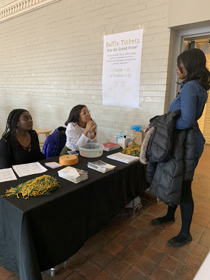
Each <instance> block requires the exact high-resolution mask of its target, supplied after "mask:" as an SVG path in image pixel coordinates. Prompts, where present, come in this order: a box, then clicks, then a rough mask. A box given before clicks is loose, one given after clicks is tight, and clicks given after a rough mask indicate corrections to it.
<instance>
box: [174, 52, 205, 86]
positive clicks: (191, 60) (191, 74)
mask: <svg viewBox="0 0 210 280" xmlns="http://www.w3.org/2000/svg"><path fill="white" fill-rule="evenodd" d="M180 63H183V65H184V67H185V69H186V70H187V75H186V77H185V79H184V82H189V81H192V80H198V82H199V83H200V84H201V85H202V86H203V87H204V88H205V90H209V89H210V72H209V70H208V69H207V68H206V57H205V54H204V53H203V52H202V51H201V50H199V49H190V50H187V51H184V52H183V53H181V54H180V55H179V56H178V57H177V65H178V68H179V70H180V71H181V73H182V68H181V67H180Z"/></svg>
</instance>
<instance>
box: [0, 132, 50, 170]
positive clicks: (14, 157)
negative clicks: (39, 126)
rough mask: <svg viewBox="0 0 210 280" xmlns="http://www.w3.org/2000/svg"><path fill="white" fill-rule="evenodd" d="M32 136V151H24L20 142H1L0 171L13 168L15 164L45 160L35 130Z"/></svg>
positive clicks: (2, 140)
mask: <svg viewBox="0 0 210 280" xmlns="http://www.w3.org/2000/svg"><path fill="white" fill-rule="evenodd" d="M29 133H30V135H31V150H30V151H28V150H26V149H24V148H23V147H22V146H21V144H20V143H19V142H18V141H10V140H8V141H6V140H4V139H3V138H2V139H1V140H0V169H3V168H9V167H12V165H15V164H23V163H30V162H36V161H39V160H42V159H45V156H44V155H43V154H42V153H41V151H40V147H39V139H38V136H37V133H36V131H35V130H31V131H29Z"/></svg>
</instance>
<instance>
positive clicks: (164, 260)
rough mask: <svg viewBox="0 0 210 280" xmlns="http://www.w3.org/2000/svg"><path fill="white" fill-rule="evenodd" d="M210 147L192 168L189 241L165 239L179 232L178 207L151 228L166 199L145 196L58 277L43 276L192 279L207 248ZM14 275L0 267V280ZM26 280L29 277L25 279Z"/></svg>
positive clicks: (209, 234) (47, 277)
mask: <svg viewBox="0 0 210 280" xmlns="http://www.w3.org/2000/svg"><path fill="white" fill-rule="evenodd" d="M209 159H210V145H206V146H205V152H204V154H203V156H202V158H201V160H200V163H199V165H198V167H197V169H196V175H195V179H194V182H193V196H194V201H195V211H194V216H193V221H192V226H191V233H192V237H193V241H192V242H191V243H190V244H187V245H184V246H183V247H181V248H170V247H169V246H168V245H166V241H167V240H168V239H170V238H171V237H173V236H174V235H176V234H177V233H178V232H179V230H180V224H181V218H180V211H179V208H178V209H177V212H176V221H175V223H174V224H171V225H164V226H155V227H154V226H149V222H150V220H151V219H153V218H155V217H158V216H161V215H164V213H165V211H166V209H167V207H166V205H165V204H164V203H162V202H161V203H158V204H155V203H152V202H149V201H146V200H143V208H142V209H141V210H140V212H138V213H137V214H136V215H135V217H132V216H131V214H132V213H131V211H130V210H129V211H128V210H123V211H122V212H121V213H119V214H118V215H117V217H115V219H114V220H113V221H112V222H111V223H110V225H109V227H107V228H106V229H104V230H102V231H101V232H99V233H98V234H97V235H95V236H93V237H92V238H90V239H89V240H88V241H87V242H86V243H85V245H84V246H83V247H82V248H81V249H80V250H79V251H78V252H77V253H76V254H75V255H74V256H72V257H71V258H70V259H69V260H68V261H67V267H66V268H64V267H63V265H60V266H59V268H58V270H57V273H56V276H55V277H51V276H50V272H49V271H46V272H44V273H43V280H50V279H55V280H64V279H65V280H84V279H87V280H91V279H94V280H114V279H122V280H146V279H147V280H148V279H151V280H171V279H174V280H192V279H193V278H194V276H195V274H196V272H197V270H198V269H199V267H200V265H201V264H202V262H203V260H204V258H205V257H206V255H207V253H208V252H209V250H210V238H209V237H210V186H209V182H210V160H209ZM15 279H18V278H17V277H16V276H15V274H13V273H12V272H10V271H6V270H5V269H4V268H3V267H1V266H0V280H15ZM28 280H30V279H28Z"/></svg>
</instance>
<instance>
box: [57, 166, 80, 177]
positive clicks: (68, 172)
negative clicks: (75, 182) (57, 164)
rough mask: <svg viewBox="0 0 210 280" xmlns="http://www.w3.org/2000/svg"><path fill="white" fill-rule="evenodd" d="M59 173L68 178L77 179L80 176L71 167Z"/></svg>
mask: <svg viewBox="0 0 210 280" xmlns="http://www.w3.org/2000/svg"><path fill="white" fill-rule="evenodd" d="M58 173H64V174H66V175H68V176H71V177H75V178H77V177H79V176H80V175H79V173H78V172H77V170H76V168H74V167H70V166H68V167H66V168H64V169H61V170H60V171H58Z"/></svg>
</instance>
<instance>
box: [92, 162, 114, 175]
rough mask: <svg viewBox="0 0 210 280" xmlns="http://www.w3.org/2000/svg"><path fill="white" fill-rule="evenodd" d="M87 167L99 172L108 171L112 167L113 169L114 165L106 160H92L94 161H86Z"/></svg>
mask: <svg viewBox="0 0 210 280" xmlns="http://www.w3.org/2000/svg"><path fill="white" fill-rule="evenodd" d="M88 167H89V168H91V169H94V170H97V171H99V172H101V173H106V172H109V171H111V170H113V169H115V167H116V166H115V165H112V164H108V163H106V162H103V161H102V160H98V161H94V162H88Z"/></svg>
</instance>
